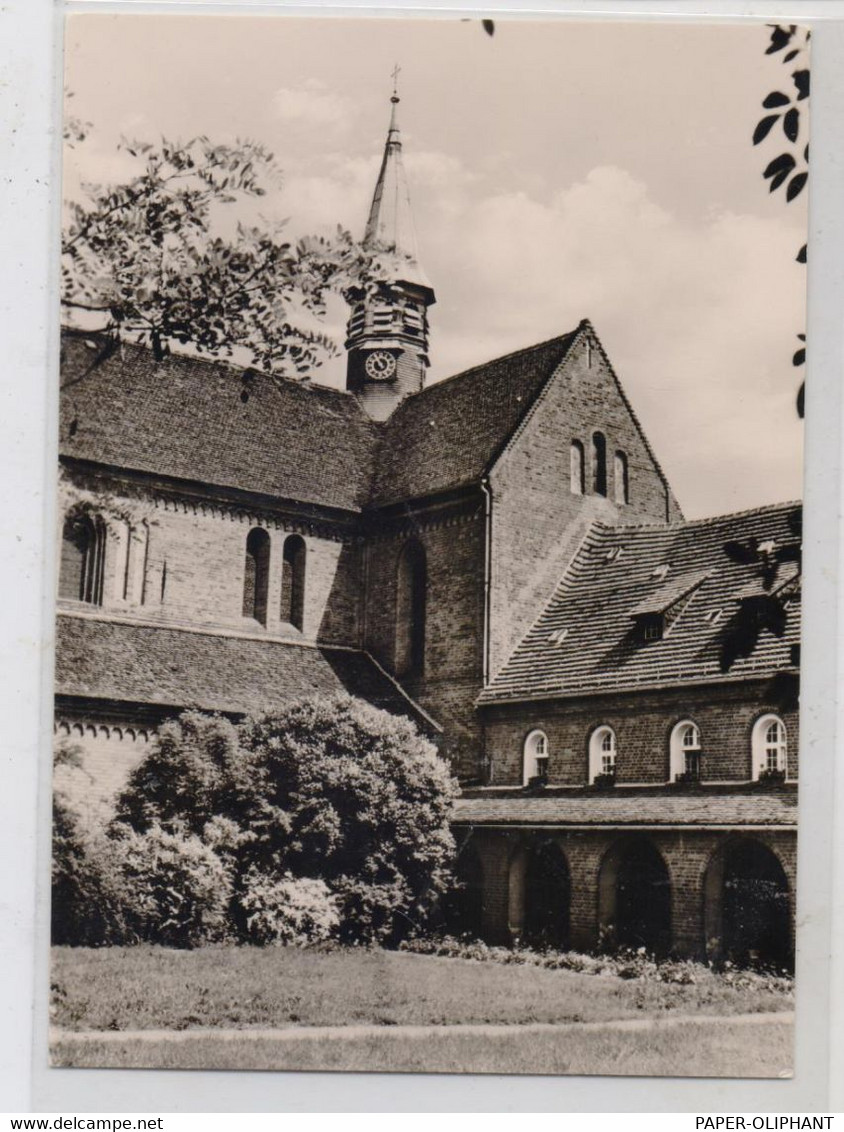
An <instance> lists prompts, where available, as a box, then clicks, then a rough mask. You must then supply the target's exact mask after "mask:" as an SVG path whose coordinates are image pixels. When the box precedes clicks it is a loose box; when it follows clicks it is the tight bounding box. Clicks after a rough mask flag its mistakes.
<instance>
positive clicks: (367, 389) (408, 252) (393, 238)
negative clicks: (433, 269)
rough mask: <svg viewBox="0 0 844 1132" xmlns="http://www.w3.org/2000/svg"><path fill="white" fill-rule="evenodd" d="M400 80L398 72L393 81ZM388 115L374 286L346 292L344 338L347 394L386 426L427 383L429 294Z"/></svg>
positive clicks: (369, 234)
mask: <svg viewBox="0 0 844 1132" xmlns="http://www.w3.org/2000/svg"><path fill="white" fill-rule="evenodd" d="M397 75H398V67H397V68H396V70H395V71H394V72H393V78H394V79H395V78H396V77H397ZM390 101H391V103H392V113H391V116H390V128H389V131H388V133H387V144H386V146H385V147H384V157H383V160H382V161H381V171H380V173H379V174H378V181H377V183H376V185H375V194H374V196H373V198H372V207H371V208H370V210H369V220H368V221H367V225H366V232H365V233H364V237H363V245H364V247H365V248H366V250H367V251H368V252H370V253H371V254H372V255H373V256H374V260H375V274H376V276H377V278H378V280H379V282H378V283H377V285H375V286H373V287H368V288H366V289H365V290H364V288H362V287H357V288H350V289H349V290H348V291H347V292H346V300H347V302H348V303H349V305H350V307H351V315H350V317H349V323H348V327H347V331H346V349H347V351H348V368H347V371H346V388H347V389H349V390H350V391H351V392H353V393H355V394H356V395H357V396H358V397H359V398H360V401H361V403H362V405H363V407H364V408H365V409H366V411H367V412H368V413H369V415H370V416H371V417H373V418H374V419H375V420H386V418H387V417H389V415H390V414H391V413H392V411H393V409H395V407H396V406H397V405H398V404H399V402H400V401H402V400H403V399H404V398H405V397H407V396H408V395H409V394H410V393H417V392H418V391H419V390H420V389H421V388H422V386H423V385H424V383H425V371H426V369H427V368H428V307H430V306H431V305H432V304H433V303H434V301H435V300H434V291H433V288H432V287H431V284H430V283H429V282H428V279H427V277H426V276H425V273H424V271H423V270H422V268H421V267H420V266H419V258H418V254H417V250H416V233H415V231H414V228H413V217H412V215H411V211H410V195H409V193H408V188H407V179H406V177H405V172H404V166H403V164H402V154H401V137H400V134H399V128H398V124H397V120H396V108H397V106H398V103H399V96H398V94H397V93H396V89H395V87H394V88H393V96H392V98H391V99H390Z"/></svg>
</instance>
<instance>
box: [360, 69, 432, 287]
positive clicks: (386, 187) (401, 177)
mask: <svg viewBox="0 0 844 1132" xmlns="http://www.w3.org/2000/svg"><path fill="white" fill-rule="evenodd" d="M398 71H399V68H398V67H396V69H395V71H394V72H393V80H394V85H393V94H392V97H391V98H390V102H391V103H392V110H391V112H390V128H389V130H388V131H387V143H386V145H385V146H384V156H383V158H382V160H381V171H380V173H379V174H378V180H377V182H376V184H375V192H374V194H373V197H372V205H371V207H370V209H369V219H368V220H367V223H366V231H365V232H364V236H363V243H364V247H367V248H370V249H372V250H373V251H375V250H378V251H381V252H385V253H390V254H392V255H394V256H395V257H396V261H397V262H396V267H397V269H401V270H402V272H403V274H405V275H406V274H408V273H409V274H410V275H411V276H412V281H418V282H420V283H422V284H423V286H430V284H429V283H428V280H427V278H426V277H425V273H424V272H423V271H422V269H421V268H420V266H419V250H418V247H417V243H416V229H415V227H414V224H413V212H412V211H411V207H410V191H409V189H408V187H407V176H406V174H405V171H404V162H403V161H402V150H401V133H400V132H399V126H398V113H397V111H398V104H399V102H400V101H401V100H400V98H399V96H398V90H397V88H396V85H395V82H396V79H397V77H398ZM400 265H401V266H400Z"/></svg>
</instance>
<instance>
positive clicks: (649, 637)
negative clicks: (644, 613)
mask: <svg viewBox="0 0 844 1132" xmlns="http://www.w3.org/2000/svg"><path fill="white" fill-rule="evenodd" d="M639 628H640V631H641V634H642V640H643V641H661V640H662V636H663V633H664V632H665V618H664V617H663V616H662V614H661V613H658V614H655V615H651V616H649V617H640V618H639Z"/></svg>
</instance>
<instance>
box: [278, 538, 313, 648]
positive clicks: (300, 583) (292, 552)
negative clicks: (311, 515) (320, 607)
mask: <svg viewBox="0 0 844 1132" xmlns="http://www.w3.org/2000/svg"><path fill="white" fill-rule="evenodd" d="M306 553H307V552H306V550H305V540H304V539H303V538H302V537H301V535H288V537H287V538H286V539H285V540H284V553H283V555H282V563H281V620H282V621H285V622H287V623H288V624H290V625H292V626H293V627H294V628H296V629H298V630H299V632H301V631H302V626H303V625H304V623H305V558H306Z"/></svg>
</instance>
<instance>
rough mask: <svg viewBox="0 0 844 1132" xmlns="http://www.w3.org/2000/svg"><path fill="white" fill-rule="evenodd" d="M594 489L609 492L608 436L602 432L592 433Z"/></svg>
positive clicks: (600, 493)
mask: <svg viewBox="0 0 844 1132" xmlns="http://www.w3.org/2000/svg"><path fill="white" fill-rule="evenodd" d="M592 490H593V491H594V492H595V494H596V495H606V494H607V438H606V437H605V436H604V434H603V433H602V432H595V433H593V434H592Z"/></svg>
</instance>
